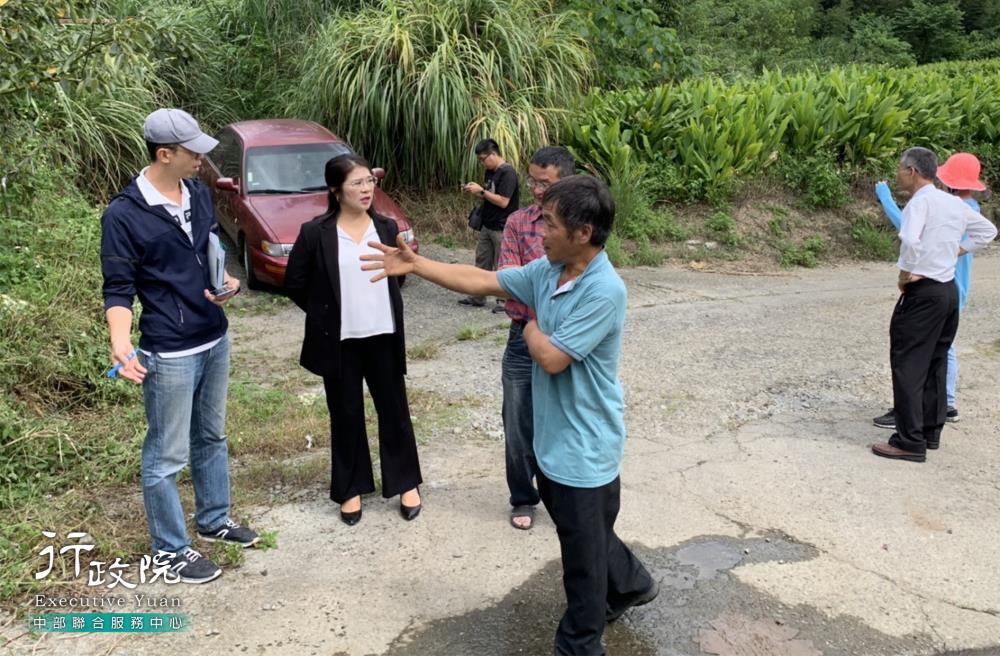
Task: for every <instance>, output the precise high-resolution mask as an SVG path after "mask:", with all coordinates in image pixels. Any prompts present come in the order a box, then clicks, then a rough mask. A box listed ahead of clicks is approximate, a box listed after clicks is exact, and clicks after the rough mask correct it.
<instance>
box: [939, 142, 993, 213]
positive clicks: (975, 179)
mask: <svg viewBox="0 0 1000 656" xmlns="http://www.w3.org/2000/svg"><path fill="white" fill-rule="evenodd" d="M980 170H982V168H981V167H980V165H979V159H978V158H977V157H976V156H975V155H973V154H972V153H955V154H954V155H952V156H951V157H949V158H948V161H946V162H945V163H944V164H942V165H941V166H939V167H938V172H937V177H938V180H940V181H941V182H942V183H943V184H944V186H946V187H948V188H949V189H951V190H952V191H953V192H954V193H955V195H956V196H958V197H959V198H961V199H962V200H964V201H966V202H968V200H969V199H970V198H972V192H973V191H986V185H985V184H983V181H982V180H980V179H979V172H980ZM977 205H978V203H977Z"/></svg>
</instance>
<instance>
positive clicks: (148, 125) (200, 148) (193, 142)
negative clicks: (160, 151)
mask: <svg viewBox="0 0 1000 656" xmlns="http://www.w3.org/2000/svg"><path fill="white" fill-rule="evenodd" d="M142 133H143V136H145V137H146V141H150V142H152V143H155V144H180V145H181V146H184V147H185V148H187V149H188V150H190V151H191V152H193V153H199V154H201V155H204V154H205V153H207V152H210V151H211V150H212V149H213V148H215V147H216V146H218V145H219V142H218V141H217V140H216V139H213V138H212V137H210V136H208V135H207V134H205V133H204V132H202V131H201V128H199V127H198V121H196V120H194V117H193V116H191V115H190V114H188V113H187V112H185V111H184V110H183V109H158V110H156V111H155V112H153V113H152V114H150V115H149V116H147V117H146V122H145V123H143V125H142Z"/></svg>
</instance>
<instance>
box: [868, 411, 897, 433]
mask: <svg viewBox="0 0 1000 656" xmlns="http://www.w3.org/2000/svg"><path fill="white" fill-rule="evenodd" d="M872 423H873V424H875V425H876V426H878V427H879V428H888V429H889V430H896V412H895V410H893V409H892V408H889V412H887V413H885V414H884V415H882V416H881V417H875V418H874V419H872Z"/></svg>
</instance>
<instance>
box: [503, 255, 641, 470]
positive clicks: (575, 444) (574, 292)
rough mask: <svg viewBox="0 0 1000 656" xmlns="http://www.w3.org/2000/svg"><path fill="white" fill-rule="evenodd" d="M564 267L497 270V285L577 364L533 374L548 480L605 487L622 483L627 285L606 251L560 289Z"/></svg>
mask: <svg viewBox="0 0 1000 656" xmlns="http://www.w3.org/2000/svg"><path fill="white" fill-rule="evenodd" d="M562 272H563V265H561V264H552V263H550V262H549V259H548V258H547V257H542V258H539V259H537V260H535V261H533V262H531V263H530V264H528V265H526V266H523V267H517V268H510V269H504V270H502V271H498V272H497V278H498V280H499V281H500V285H501V286H502V287H503V288H504V289H505V290H506V291H507V293H508V294H510V295H511V296H513V297H514V298H515V299H516V300H518V301H520V302H522V303H524V304H525V305H527V306H529V307H531V308H532V309H533V310H534V311H535V315H536V316H537V318H538V327H539V328H541V330H542V332H543V333H545V334H546V335H549V339H550V340H551V341H552V343H553V344H554V345H555V346H556V347H557V348H558V349H559V350H561V351H563V352H564V353H566V354H567V355H569V356H570V357H571V358H572V361H571V362H570V365H569V366H568V367H566V369H564V370H563V371H561V372H559V373H558V374H556V375H554V376H553V375H551V374H548V373H546V372H545V370H544V369H542V368H541V367H540V366H539V365H538V363H537V362H536V363H534V364H533V368H532V373H531V400H532V403H533V404H534V424H535V438H534V441H535V459H536V460H537V461H538V466H539V468H540V469H541V470H542V473H544V474H545V476H547V477H548V478H550V479H551V480H553V481H556V482H557V483H561V484H563V485H568V486H570V487H585V488H592V487H600V486H602V485H607V484H608V483H610V482H612V481H613V480H615V478H617V477H618V473H619V470H620V469H621V462H622V456H623V455H624V452H625V402H624V394H623V392H622V386H621V383H620V382H619V380H618V362H619V360H620V359H621V348H622V330H623V328H624V325H625V303H626V300H627V294H626V291H625V283H624V282H622V279H621V278H620V277H619V276H618V273H617V272H616V271H615V269H614V267H613V266H611V262H610V261H609V260H608V256H607V254H606V253H605V252H604V251H601V252H600V253H598V255H597V256H596V257H595V258H594V259H593V260H591V261H590V264H588V265H587V268H586V270H585V271H584V272H583V274H581V275H580V276H579V277H577V278H576V279H574V280H571V281H570V282H568V283H566V284H565V285H563V286H562V287H561V288H559V289H557V286H558V284H559V276H560V275H562Z"/></svg>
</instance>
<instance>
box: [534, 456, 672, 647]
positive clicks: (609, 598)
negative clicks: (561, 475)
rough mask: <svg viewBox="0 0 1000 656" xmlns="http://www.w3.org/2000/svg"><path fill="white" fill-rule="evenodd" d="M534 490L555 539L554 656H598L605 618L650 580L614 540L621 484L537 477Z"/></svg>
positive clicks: (641, 566)
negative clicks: (558, 567) (557, 616)
mask: <svg viewBox="0 0 1000 656" xmlns="http://www.w3.org/2000/svg"><path fill="white" fill-rule="evenodd" d="M537 478H538V491H539V493H540V494H541V497H542V503H544V504H545V509H546V510H548V511H549V515H550V516H551V517H552V521H553V522H554V523H555V525H556V532H557V534H558V535H559V548H560V550H561V551H562V566H563V587H564V588H565V590H566V612H565V613H564V614H563V616H562V620H560V622H559V628H558V630H557V631H556V638H555V653H556V654H557V656H601V655H603V654H604V647H603V646H602V645H601V636H602V635H603V633H604V624H605V613H606V612H607V609H608V606H621V605H622V604H623V603H625V601H626V600H627V599H629V598H630V597H634V595H635V594H637V593H640V592H643V591H645V590H648V589H649V587H650V586H651V585H652V584H653V579H652V577H651V576H650V575H649V572H648V571H646V568H645V567H643V565H642V563H640V562H639V559H638V558H636V557H635V555H634V554H633V553H632V552H631V551H630V550H629V548H628V547H627V546H625V544H624V543H623V542H622V541H621V540H620V539H619V538H618V536H617V535H615V528H614V527H615V519H616V518H617V517H618V509H619V506H620V501H621V479H620V478H616V479H615V480H613V481H612V482H610V483H608V484H607V485H602V486H601V487H596V488H580V487H569V486H567V485H562V484H560V483H556V482H555V481H553V480H550V479H549V478H547V477H546V476H545V474H543V473H542V472H541V471H539V472H537Z"/></svg>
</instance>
